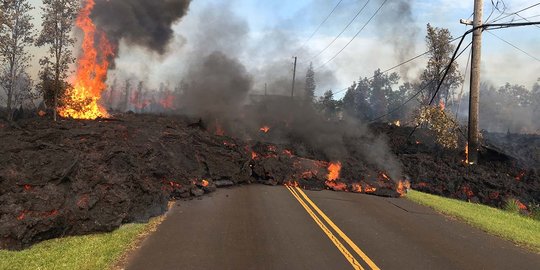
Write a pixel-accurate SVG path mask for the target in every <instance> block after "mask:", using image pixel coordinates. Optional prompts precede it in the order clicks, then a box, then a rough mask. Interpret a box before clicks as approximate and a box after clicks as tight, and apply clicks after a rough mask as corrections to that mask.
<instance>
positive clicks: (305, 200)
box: [286, 186, 380, 270]
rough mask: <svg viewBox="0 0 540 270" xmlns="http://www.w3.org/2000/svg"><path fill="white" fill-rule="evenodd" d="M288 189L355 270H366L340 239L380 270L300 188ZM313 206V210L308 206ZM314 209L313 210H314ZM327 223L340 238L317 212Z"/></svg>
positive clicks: (374, 268)
mask: <svg viewBox="0 0 540 270" xmlns="http://www.w3.org/2000/svg"><path fill="white" fill-rule="evenodd" d="M286 187H287V189H288V190H289V191H290V192H291V194H292V195H293V197H294V198H296V200H298V202H299V203H300V205H302V207H304V209H305V210H306V212H307V213H308V214H309V215H310V216H311V218H312V219H313V220H314V221H315V223H316V224H317V225H318V226H319V227H320V228H321V230H322V231H323V232H324V233H325V234H326V236H328V238H329V239H330V241H332V243H333V244H334V245H335V246H336V247H337V249H338V250H339V251H340V252H341V253H342V254H343V256H344V257H345V259H347V261H348V262H349V263H350V264H351V265H352V267H353V269H360V270H364V268H363V267H362V265H361V264H360V262H359V261H358V260H357V259H356V258H355V257H354V255H353V253H352V252H350V251H349V249H347V247H346V246H345V245H343V243H342V242H341V241H340V238H341V239H343V241H345V243H347V244H348V245H349V247H350V248H351V249H352V250H353V251H354V253H356V254H357V255H358V256H360V258H361V259H362V260H363V261H364V262H365V263H366V264H367V265H368V266H369V267H370V268H371V269H373V270H380V268H379V267H377V265H375V263H374V262H373V261H372V260H371V259H370V258H369V257H368V256H367V255H366V254H365V253H364V252H363V251H362V250H361V249H360V248H359V247H358V246H357V245H356V244H355V243H354V242H353V241H352V240H351V239H350V238H349V237H348V236H347V235H346V234H345V233H344V232H343V231H342V230H341V229H340V228H339V227H338V226H336V224H335V223H334V222H333V221H332V220H331V219H330V218H329V217H328V216H327V215H326V214H324V212H323V211H321V209H320V208H319V207H317V205H316V204H315V203H314V202H313V201H312V200H311V199H310V198H309V197H308V196H307V195H306V194H305V193H304V191H302V189H300V188H298V187H291V186H286ZM308 204H309V205H310V206H311V208H310V207H309V206H308ZM312 208H313V209H312ZM313 210H315V212H317V214H319V216H320V217H321V218H322V219H323V220H324V221H326V224H328V226H330V228H332V230H333V231H334V232H335V233H336V234H337V235H338V236H339V237H340V238H338V237H336V236H335V235H334V233H333V232H332V230H330V229H329V228H328V226H327V225H326V224H325V223H324V222H323V221H322V220H321V218H319V216H317V214H315V212H314V211H313Z"/></svg>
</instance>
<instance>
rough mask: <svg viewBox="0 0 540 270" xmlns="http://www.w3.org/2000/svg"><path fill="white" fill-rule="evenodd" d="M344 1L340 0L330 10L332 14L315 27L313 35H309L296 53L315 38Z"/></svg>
mask: <svg viewBox="0 0 540 270" xmlns="http://www.w3.org/2000/svg"><path fill="white" fill-rule="evenodd" d="M342 2H343V0H339V2H338V3H337V4H336V5H335V6H334V8H333V9H332V11H330V14H328V16H326V18H324V20H323V21H322V22H321V23H320V24H319V26H318V27H317V28H316V29H315V31H314V32H313V33H312V34H311V36H309V38H308V39H307V40H306V41H305V42H304V43H303V44H302V46H300V48H298V50H297V51H296V52H295V54H298V52H299V51H301V50H302V49H303V48H304V47H305V46H306V45H307V43H308V42H310V41H311V39H313V37H314V36H315V35H316V34H317V33H318V32H319V30H321V27H322V26H323V25H324V24H325V23H326V22H327V21H328V19H330V17H331V16H332V15H333V14H334V12H335V11H336V10H337V8H338V7H339V6H340V5H341V3H342Z"/></svg>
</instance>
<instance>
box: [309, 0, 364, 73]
mask: <svg viewBox="0 0 540 270" xmlns="http://www.w3.org/2000/svg"><path fill="white" fill-rule="evenodd" d="M370 1H371V0H367V1H366V3H365V4H364V5H363V6H362V8H361V9H360V10H359V11H358V12H357V13H356V15H354V17H353V18H352V19H351V20H350V21H349V23H348V24H347V25H346V26H345V28H343V30H341V32H340V33H339V34H338V35H337V36H336V37H335V38H334V39H333V40H332V41H331V42H330V43H329V44H328V45H327V46H326V47H325V48H324V49H322V50H321V51H319V52H318V53H317V54H315V55H314V56H312V57H310V58H309V60H308V61H307V62H312V61H313V60H315V58H317V57H319V56H320V55H321V54H323V53H324V52H325V51H326V50H328V49H329V48H330V46H332V45H333V44H334V43H335V42H336V41H337V40H338V39H339V38H340V37H341V35H343V33H345V31H347V29H349V27H350V26H351V25H352V24H353V23H354V22H355V21H356V19H358V17H359V16H360V14H361V13H362V12H363V11H364V10H365V9H366V7H367V5H368V4H369V2H370Z"/></svg>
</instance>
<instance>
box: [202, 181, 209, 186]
mask: <svg viewBox="0 0 540 270" xmlns="http://www.w3.org/2000/svg"><path fill="white" fill-rule="evenodd" d="M209 184H210V183H209V182H208V180H202V183H201V185H202V186H203V187H207V186H208V185H209Z"/></svg>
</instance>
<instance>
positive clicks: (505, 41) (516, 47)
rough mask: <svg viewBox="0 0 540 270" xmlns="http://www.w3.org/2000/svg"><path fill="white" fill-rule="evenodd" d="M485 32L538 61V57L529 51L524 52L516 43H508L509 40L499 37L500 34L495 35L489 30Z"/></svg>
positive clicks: (539, 60)
mask: <svg viewBox="0 0 540 270" xmlns="http://www.w3.org/2000/svg"><path fill="white" fill-rule="evenodd" d="M486 32H487V33H488V34H490V35H492V36H494V37H496V38H497V39H499V40H500V41H502V42H504V43H506V44H508V45H510V46H512V47H514V49H516V50H518V51H520V52H522V53H524V54H526V55H527V56H529V57H530V58H532V59H534V60H536V61H538V62H540V59H538V58H537V57H535V56H533V55H531V54H530V53H528V52H526V51H524V50H522V49H521V48H519V47H518V46H516V45H514V44H512V43H510V42H509V41H507V40H505V39H503V38H501V37H500V36H497V35H495V34H493V33H491V31H486Z"/></svg>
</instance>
